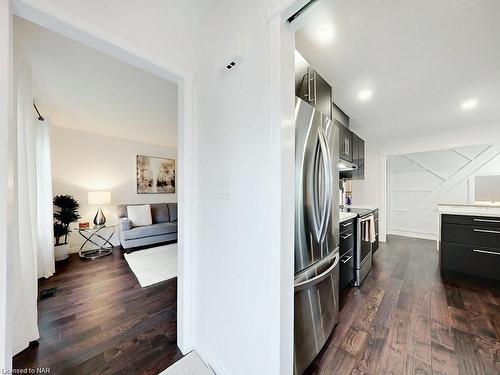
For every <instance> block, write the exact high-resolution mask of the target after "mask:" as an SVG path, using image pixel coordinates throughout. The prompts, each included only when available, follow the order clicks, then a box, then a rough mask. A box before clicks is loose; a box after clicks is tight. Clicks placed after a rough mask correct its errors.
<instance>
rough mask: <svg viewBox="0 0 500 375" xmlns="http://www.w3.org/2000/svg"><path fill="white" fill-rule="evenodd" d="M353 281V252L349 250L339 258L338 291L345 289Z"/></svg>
mask: <svg viewBox="0 0 500 375" xmlns="http://www.w3.org/2000/svg"><path fill="white" fill-rule="evenodd" d="M353 280H354V250H353V249H351V250H349V251H348V252H347V253H345V254H344V255H343V256H341V257H340V275H339V283H340V286H339V287H340V290H342V289H345V288H346V287H347V286H349V285H350V284H351V283H352V282H353Z"/></svg>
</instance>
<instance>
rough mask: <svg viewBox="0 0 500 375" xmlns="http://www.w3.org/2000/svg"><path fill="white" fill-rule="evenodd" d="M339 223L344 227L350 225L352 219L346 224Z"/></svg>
mask: <svg viewBox="0 0 500 375" xmlns="http://www.w3.org/2000/svg"><path fill="white" fill-rule="evenodd" d="M340 225H342V226H343V227H344V228H345V227H348V226H351V225H352V221H350V222H348V223H347V224H340Z"/></svg>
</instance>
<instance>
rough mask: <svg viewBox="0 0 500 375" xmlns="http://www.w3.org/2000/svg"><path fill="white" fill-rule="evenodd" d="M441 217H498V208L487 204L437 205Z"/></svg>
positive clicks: (499, 208)
mask: <svg viewBox="0 0 500 375" xmlns="http://www.w3.org/2000/svg"><path fill="white" fill-rule="evenodd" d="M437 210H438V212H439V213H440V214H441V215H475V216H500V206H498V205H487V204H484V205H482V204H438V206H437Z"/></svg>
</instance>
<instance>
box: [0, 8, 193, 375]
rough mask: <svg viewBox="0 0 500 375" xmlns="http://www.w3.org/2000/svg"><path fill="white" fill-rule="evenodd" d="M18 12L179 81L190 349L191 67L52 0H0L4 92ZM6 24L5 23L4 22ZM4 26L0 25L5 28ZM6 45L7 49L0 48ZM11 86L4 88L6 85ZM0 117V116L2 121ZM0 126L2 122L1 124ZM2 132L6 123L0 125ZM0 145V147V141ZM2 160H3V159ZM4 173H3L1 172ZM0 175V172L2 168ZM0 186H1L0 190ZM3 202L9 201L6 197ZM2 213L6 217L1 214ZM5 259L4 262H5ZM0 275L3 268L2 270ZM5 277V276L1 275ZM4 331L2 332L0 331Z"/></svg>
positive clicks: (4, 361)
mask: <svg viewBox="0 0 500 375" xmlns="http://www.w3.org/2000/svg"><path fill="white" fill-rule="evenodd" d="M13 16H18V17H21V18H24V19H26V20H28V21H30V22H32V23H35V24H37V25H39V26H42V27H44V28H46V29H49V30H51V31H53V32H56V33H58V34H61V35H63V36H65V37H68V38H70V39H72V40H75V41H77V42H80V43H82V44H84V45H86V46H89V47H91V48H93V49H96V50H98V51H100V52H103V53H105V54H107V55H110V56H113V57H115V58H116V59H118V60H120V61H122V62H124V63H127V64H129V65H133V66H135V67H137V68H139V69H142V70H145V71H147V72H149V73H151V74H153V75H155V76H157V77H159V78H162V79H166V80H169V81H172V82H174V83H176V84H177V87H178V131H177V134H178V135H177V165H178V167H177V168H178V171H177V173H176V175H177V182H176V185H177V189H178V190H177V199H178V201H179V202H181V204H179V205H178V244H177V251H178V265H177V269H178V282H177V345H178V346H179V348H180V350H181V351H182V353H183V354H186V353H188V352H190V351H191V350H192V349H193V316H194V314H193V277H194V275H193V266H192V265H193V249H192V243H193V241H192V227H193V205H192V202H193V193H192V188H191V187H192V186H193V183H194V181H193V156H192V155H193V121H194V115H193V112H194V100H193V99H194V98H193V97H194V77H193V74H192V72H191V71H189V70H187V69H184V68H182V67H179V66H177V65H176V64H173V63H171V62H169V61H165V60H163V59H161V58H160V57H158V56H156V55H153V54H151V53H149V52H147V51H146V50H144V49H142V48H140V47H138V46H136V45H134V44H132V43H129V42H128V41H126V40H124V39H121V38H119V37H117V36H115V35H112V34H110V33H109V32H108V31H106V30H103V29H101V28H100V27H98V26H97V25H94V24H92V23H90V22H88V21H87V20H85V19H84V18H82V17H79V16H78V15H75V14H74V13H71V12H68V11H66V10H65V9H64V8H62V7H60V6H57V5H55V4H54V3H51V2H46V1H40V0H0V20H2V21H8V23H7V24H5V26H7V27H8V32H7V33H5V34H4V33H2V37H1V39H0V48H1V50H2V56H3V57H2V59H1V60H0V83H2V92H1V93H2V94H4V93H5V94H6V95H12V91H13V88H12V85H7V86H4V85H3V83H4V82H10V81H9V80H10V79H11V70H12V66H11V64H12V54H13V49H12V38H13V29H12V17H13ZM7 27H6V28H7ZM6 28H4V27H2V31H5V29H6ZM3 51H6V52H7V53H5V54H4V53H3ZM9 86H10V87H9ZM4 87H5V88H7V87H9V88H8V89H4ZM3 99H4V98H2V103H1V104H2V106H0V116H1V117H0V118H1V119H2V120H4V119H8V118H9V116H10V113H9V111H4V108H6V107H12V102H11V101H10V100H9V101H8V102H6V107H5V106H3V104H4V102H5V101H4V100H3ZM2 122H3V121H2ZM2 126H3V124H2ZM1 130H2V134H3V131H4V128H3V127H2V129H1ZM0 148H1V147H0ZM2 162H3V161H2ZM5 177H6V176H5ZM1 178H2V179H4V176H3V174H2V176H1ZM1 182H2V184H1V186H0V188H2V189H3V188H4V186H6V183H5V182H6V181H1ZM0 192H3V190H0ZM6 195H7V194H3V193H2V195H1V198H2V202H1V203H2V205H0V208H2V212H1V215H2V216H0V224H1V226H0V231H2V234H3V231H4V230H5V226H4V225H3V224H4V221H5V220H6V219H7V217H6V214H5V212H6V211H7V210H4V209H3V203H4V202H3V200H5V201H7V199H4V196H6ZM5 203H7V202H5ZM4 216H5V217H4ZM4 238H5V236H3V235H2V236H1V239H0V241H2V242H0V264H1V267H2V268H3V267H4V266H5V264H6V263H7V262H8V259H6V258H7V253H6V244H4V243H3V242H4ZM4 261H6V262H4ZM0 274H1V275H5V273H3V272H0ZM2 277H3V276H2ZM4 285H7V288H2V290H1V291H0V324H1V325H0V350H2V348H3V345H5V346H4V349H5V350H2V353H1V354H0V355H2V356H3V353H4V352H5V353H6V356H5V357H0V368H2V367H5V368H10V367H11V365H12V364H11V357H10V354H11V352H12V351H11V348H10V345H9V341H10V338H9V334H8V333H9V332H8V331H7V332H6V333H5V332H4V331H3V330H2V328H4V326H6V329H7V330H8V323H6V320H7V318H6V319H4V315H3V314H4V312H6V313H7V314H8V311H7V306H6V305H5V306H4V304H6V303H7V296H6V295H4V292H5V291H4V289H7V290H8V289H9V287H8V280H6V284H4ZM2 333H4V334H2Z"/></svg>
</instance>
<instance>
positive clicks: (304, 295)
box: [294, 98, 339, 375]
mask: <svg viewBox="0 0 500 375" xmlns="http://www.w3.org/2000/svg"><path fill="white" fill-rule="evenodd" d="M295 105H296V106H295V285H294V288H295V291H294V297H295V301H294V305H295V312H294V314H295V317H294V320H295V322H294V373H295V374H296V375H299V374H302V373H303V372H304V370H305V369H306V368H307V367H308V366H309V365H310V363H311V362H312V361H313V360H314V358H315V357H316V355H317V354H318V353H319V351H320V350H321V349H322V347H323V345H324V344H325V342H326V340H327V339H328V337H329V336H330V334H331V332H332V330H333V328H334V327H335V325H336V324H337V322H338V315H339V248H338V244H339V241H338V237H339V233H338V231H339V207H338V204H339V203H338V197H337V194H338V192H337V190H338V178H339V177H338V173H339V172H338V155H339V149H338V147H339V142H338V137H339V130H338V128H337V126H336V125H335V124H334V123H333V122H332V121H331V120H330V119H329V118H328V117H327V116H325V115H323V114H322V113H321V112H319V111H318V110H317V109H316V108H315V107H313V106H311V105H310V104H308V103H306V102H305V101H303V100H301V99H299V98H296V101H295Z"/></svg>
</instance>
